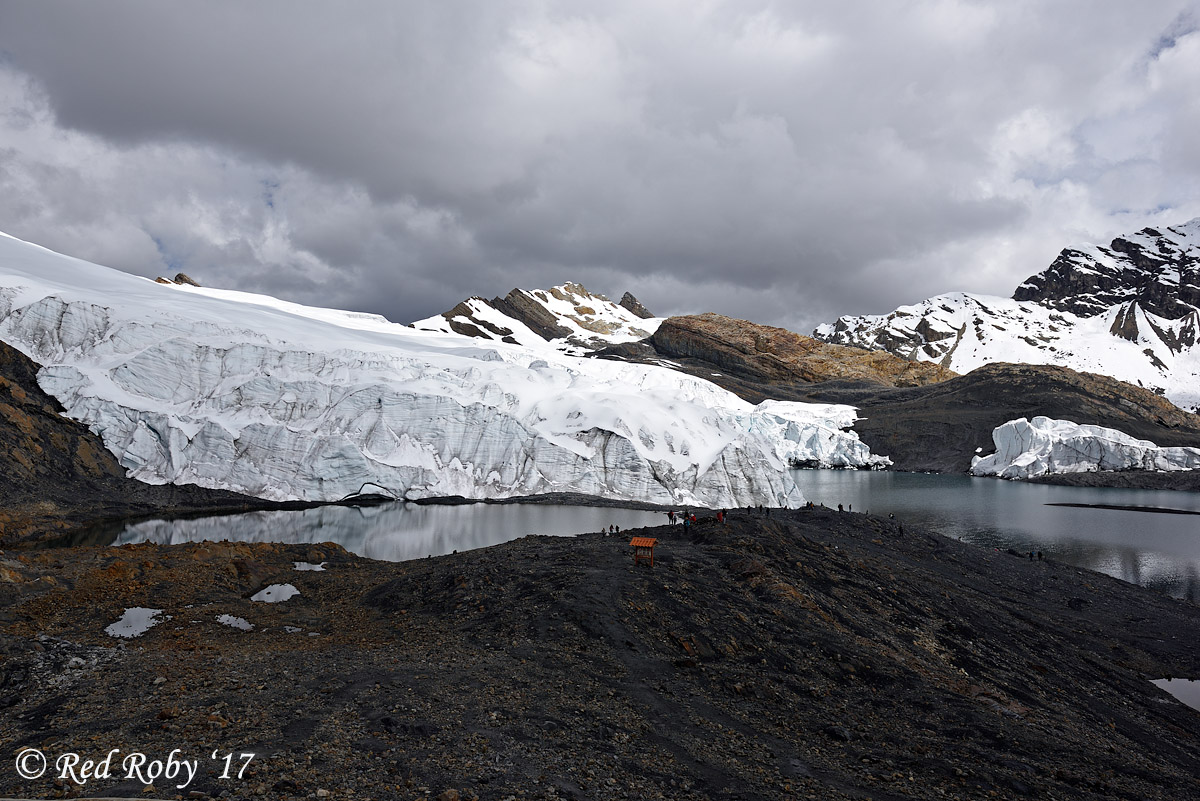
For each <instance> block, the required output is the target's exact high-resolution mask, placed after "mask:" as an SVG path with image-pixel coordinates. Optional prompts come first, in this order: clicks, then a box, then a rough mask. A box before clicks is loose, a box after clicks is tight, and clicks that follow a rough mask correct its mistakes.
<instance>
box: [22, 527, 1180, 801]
mask: <svg viewBox="0 0 1200 801" xmlns="http://www.w3.org/2000/svg"><path fill="white" fill-rule="evenodd" d="M629 533H630V532H627V535H628V534H629ZM636 533H638V534H642V535H646V536H654V537H657V538H658V540H659V544H658V547H657V552H656V564H655V566H654V567H649V566H647V565H645V564H642V565H638V566H635V565H634V564H633V560H632V553H631V549H630V548H629V545H628V539H627V537H620V538H618V537H604V536H601V535H596V534H589V535H583V536H580V537H578V538H574V539H564V538H557V537H527V538H524V539H521V540H516V541H514V542H510V543H507V544H504V545H499V546H496V547H492V548H487V549H482V550H478V551H471V552H466V553H460V554H454V555H451V556H446V557H442V558H437V559H427V560H418V561H414V562H407V563H384V562H374V561H371V560H367V559H362V558H359V557H355V556H352V555H349V554H347V553H346V552H344V551H342V550H341V549H340V548H338V547H337V546H334V545H317V546H284V545H272V544H245V543H217V544H214V543H200V544H189V545H178V546H156V545H135V546H123V547H121V548H106V547H75V548H65V549H56V550H41V551H22V552H16V551H11V550H10V551H9V552H8V553H6V554H4V555H3V556H0V656H2V657H3V663H2V667H0V677H2V679H0V710H2V712H0V743H2V744H3V748H4V752H5V753H6V754H7V755H8V756H7V763H6V764H4V765H0V795H14V796H23V797H30V798H50V797H69V796H83V795H87V796H136V797H141V798H206V797H230V798H259V797H267V798H326V797H328V798H379V799H392V798H397V799H408V798H429V799H440V800H441V801H453V799H459V801H462V800H463V799H534V798H540V799H558V798H577V799H592V798H595V799H643V798H663V799H774V798H778V799H790V798H817V799H880V800H881V801H882V800H885V799H901V798H904V799H940V798H951V799H952V798H1039V799H1106V798H1112V799H1141V798H1150V799H1172V800H1173V801H1175V800H1178V799H1188V798H1200V790H1198V789H1197V788H1198V787H1200V757H1198V756H1197V754H1200V712H1197V711H1195V710H1192V709H1190V708H1188V707H1185V706H1183V705H1181V704H1179V703H1178V702H1176V701H1175V700H1174V699H1172V698H1171V697H1170V696H1168V695H1167V694H1165V693H1163V692H1162V691H1160V690H1158V689H1157V688H1156V687H1154V686H1153V685H1152V684H1151V683H1150V682H1149V681H1148V680H1147V679H1149V678H1156V677H1161V676H1167V675H1170V676H1175V677H1185V676H1186V677H1196V676H1200V652H1198V649H1197V648H1196V636H1197V633H1198V632H1200V608H1198V607H1197V606H1195V605H1193V604H1189V603H1186V602H1181V601H1176V600H1173V599H1170V598H1167V597H1165V596H1161V595H1158V594H1156V593H1153V592H1151V591H1148V590H1144V589H1141V588H1138V587H1135V586H1133V585H1129V584H1125V583H1123V582H1120V581H1117V580H1115V579H1111V578H1108V577H1106V576H1103V575H1100V574H1096V573H1091V572H1087V571H1081V570H1078V569H1076V568H1073V567H1070V566H1067V565H1063V564H1058V563H1055V562H1050V561H1045V562H1042V561H1036V560H1035V561H1030V560H1028V559H1027V558H1024V557H1021V556H1019V555H1016V554H1011V553H1004V552H999V551H992V550H984V549H980V548H976V547H973V546H969V545H965V544H962V543H958V542H955V541H952V540H948V539H944V538H942V537H940V536H937V535H934V534H930V533H927V532H924V531H920V530H917V529H914V528H911V527H907V526H904V527H902V526H901V525H900V524H899V522H898V521H894V520H886V519H881V518H877V517H874V518H873V517H868V516H864V515H859V514H849V513H846V514H842V513H837V512H832V511H828V510H824V509H814V510H800V511H793V512H779V511H775V512H774V513H773V514H771V515H765V514H759V513H755V512H749V511H735V512H734V513H733V514H731V515H730V517H729V522H728V523H727V524H726V525H720V524H717V523H716V521H715V520H708V519H706V520H702V521H701V522H700V524H699V525H697V526H694V527H693V529H692V530H691V531H690V532H687V533H685V532H684V531H683V529H682V527H671V528H668V527H661V528H652V529H645V530H642V531H639V532H636ZM295 562H308V563H313V564H320V563H324V567H325V569H324V570H322V571H315V570H303V571H301V570H296V569H295V567H294V563H295ZM271 584H292V585H294V586H295V587H296V588H297V589H298V590H299V594H298V595H297V596H295V597H292V598H290V599H288V600H286V601H282V602H279V603H270V604H269V603H263V602H259V601H254V600H252V596H253V595H254V594H255V593H257V592H259V591H260V590H262V589H263V588H264V587H266V586H268V585H271ZM133 607H149V608H153V609H161V610H163V611H162V613H161V614H160V616H159V618H160V622H159V623H158V624H157V625H155V626H154V627H152V628H150V629H149V630H148V631H147V632H146V633H144V634H142V635H141V636H139V637H136V638H132V639H127V640H126V639H117V638H114V637H112V636H110V635H108V634H106V633H105V628H106V627H107V626H109V625H110V624H112V623H114V622H115V621H117V620H118V619H119V618H121V617H122V615H123V613H124V611H125V610H126V609H128V608H133ZM225 616H228V617H225ZM219 618H220V619H224V620H226V621H227V622H233V623H236V624H237V625H238V626H242V627H240V628H238V627H234V626H232V625H226V624H224V623H221V622H219ZM237 619H240V620H241V621H244V622H245V623H246V624H249V625H250V626H252V628H250V629H248V630H247V629H246V628H245V627H244V626H243V625H242V623H241V622H239V621H238V620H237ZM28 747H32V748H37V749H40V750H41V751H42V752H43V753H44V754H45V755H46V756H47V758H48V759H49V762H50V769H49V770H48V771H47V773H46V774H45V775H43V776H41V777H40V778H37V779H32V780H30V779H24V778H22V777H21V776H20V775H19V774H18V773H17V770H16V767H17V765H16V759H17V755H18V753H19V752H20V751H21V749H23V748H28ZM114 748H115V749H120V751H119V752H117V753H116V754H115V756H114V757H113V759H112V762H111V771H110V778H108V779H97V778H92V779H89V780H88V781H87V782H86V783H84V782H82V781H81V780H80V779H82V777H81V776H78V775H77V776H76V777H74V778H75V780H72V777H70V776H68V777H67V778H66V779H63V778H61V777H59V776H58V775H56V768H55V762H56V761H57V760H58V759H59V758H61V757H62V756H63V755H68V754H78V755H79V757H80V759H81V760H83V759H93V760H101V759H103V758H104V757H105V756H106V754H108V753H110V751H111V749H114ZM174 749H178V751H177V752H175V758H176V759H177V760H189V761H192V760H194V761H195V763H196V766H197V767H196V770H197V773H196V775H195V776H194V777H191V780H190V782H187V783H186V786H183V787H178V786H177V785H179V784H183V783H184V780H185V779H187V778H188V776H187V775H186V772H185V771H186V769H184V770H181V772H180V773H179V774H178V775H177V776H176V777H175V779H173V780H170V781H168V780H165V779H164V778H163V777H161V776H159V777H157V778H154V779H153V780H152V781H149V782H147V781H143V779H149V778H150V777H149V775H148V774H146V773H145V769H144V770H143V775H142V776H141V777H139V776H137V775H134V776H132V777H131V778H126V771H125V770H124V769H123V766H122V764H121V761H122V760H124V759H126V758H127V757H129V755H131V754H134V753H135V752H136V753H141V754H144V755H146V757H147V763H146V766H147V767H150V766H152V765H153V762H154V760H167V759H168V755H170V754H171V753H172V751H173V750H174ZM214 753H215V754H216V758H214V757H213V754H214ZM243 753H245V754H253V755H254V756H253V757H252V758H250V760H249V765H248V766H247V767H246V768H245V770H244V771H242V772H241V775H240V777H239V775H238V771H239V769H240V768H241V767H242V757H241V756H240V755H241V754H243ZM227 754H231V755H232V756H231V757H230V758H229V765H230V768H229V770H228V775H227V776H226V777H223V776H222V772H223V771H224V770H225V765H226V761H225V760H226V755H227ZM82 764H83V763H82V762H80V765H82ZM76 767H77V773H78V767H79V766H76ZM176 767H178V766H176ZM93 771H95V768H93ZM148 784H149V786H148Z"/></svg>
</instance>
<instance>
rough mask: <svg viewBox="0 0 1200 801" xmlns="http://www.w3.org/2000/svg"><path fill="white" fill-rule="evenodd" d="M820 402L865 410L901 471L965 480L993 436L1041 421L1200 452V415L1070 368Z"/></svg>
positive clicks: (1023, 370) (863, 423) (862, 423)
mask: <svg viewBox="0 0 1200 801" xmlns="http://www.w3.org/2000/svg"><path fill="white" fill-rule="evenodd" d="M808 396H809V397H810V398H811V399H813V400H824V401H827V402H834V401H838V402H843V403H852V404H854V405H855V406H858V407H859V415H860V416H861V417H862V418H863V419H861V420H859V421H858V422H857V423H856V424H855V426H854V430H855V431H857V432H858V435H859V437H861V438H862V440H863V442H865V443H866V444H867V445H868V446H870V448H871V450H872V451H873V452H875V453H880V454H884V455H887V456H890V457H891V459H892V461H893V462H894V463H895V469H897V470H916V471H933V472H939V473H965V472H966V471H967V470H969V469H970V467H971V457H972V456H974V455H975V454H976V449H978V450H979V452H980V453H982V454H987V453H992V452H993V451H994V450H995V445H994V444H993V442H992V431H993V430H994V429H995V428H996V426H999V425H1001V424H1003V423H1005V422H1007V421H1009V420H1014V419H1016V418H1018V417H1026V418H1031V417H1035V416H1037V415H1044V416H1046V417H1053V418H1059V419H1063V420H1071V421H1073V422H1076V423H1080V424H1090V425H1099V426H1104V427H1106V428H1115V429H1117V430H1119V431H1123V432H1125V433H1126V434H1129V435H1131V436H1134V437H1138V438H1140V439H1148V440H1150V441H1152V442H1154V443H1155V444H1158V445H1162V446H1192V447H1195V446H1197V445H1200V416H1197V415H1195V414H1191V413H1190V412H1185V411H1183V410H1182V409H1179V408H1178V407H1176V406H1175V405H1174V404H1172V403H1171V402H1170V401H1168V400H1166V399H1164V398H1162V397H1161V396H1159V395H1156V394H1155V393H1153V392H1150V391H1149V390H1145V389H1142V388H1140V387H1135V386H1133V385H1131V384H1126V383H1125V382H1123V381H1118V380H1116V379H1115V378H1109V377H1108V376H1102V375H1096V374H1094V373H1081V372H1077V371H1075V370H1071V369H1068V368H1066V367H1052V366H1049V365H1029V364H989V365H985V366H983V367H980V368H979V369H978V370H974V371H972V372H970V373H968V374H966V375H964V376H959V377H958V378H954V379H951V380H949V381H945V382H942V383H940V384H936V385H932V386H926V387H915V388H910V389H894V390H884V391H853V390H847V389H845V388H839V387H834V386H826V387H820V386H817V387H813V388H812V390H811V391H810V392H809V393H808Z"/></svg>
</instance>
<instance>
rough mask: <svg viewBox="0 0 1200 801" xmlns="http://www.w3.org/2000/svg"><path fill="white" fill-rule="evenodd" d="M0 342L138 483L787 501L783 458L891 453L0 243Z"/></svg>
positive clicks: (629, 372) (500, 348)
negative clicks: (35, 365) (24, 360)
mask: <svg viewBox="0 0 1200 801" xmlns="http://www.w3.org/2000/svg"><path fill="white" fill-rule="evenodd" d="M0 338H2V339H3V340H4V341H6V342H8V343H10V344H12V345H13V346H14V347H17V348H18V349H20V350H21V351H22V352H24V353H26V354H27V355H29V356H30V357H32V358H33V359H34V360H36V361H38V362H39V363H41V364H43V365H44V367H43V369H42V370H41V372H40V373H39V383H40V385H41V386H42V387H43V389H45V391H46V392H47V393H49V394H50V395H52V396H54V397H55V398H57V399H58V400H59V401H60V402H61V403H62V404H63V406H64V407H65V409H66V411H67V414H68V415H69V416H71V417H72V418H74V419H77V420H81V421H83V422H84V423H86V424H87V425H89V426H90V427H91V428H92V429H93V430H94V431H95V432H96V433H98V434H99V435H100V436H101V437H102V439H103V441H104V443H105V445H106V447H108V448H109V449H110V450H111V451H112V452H113V453H114V454H115V455H116V456H117V458H118V460H119V461H120V462H121V464H122V465H123V466H124V467H125V468H126V469H127V470H128V472H129V474H130V475H131V476H132V477H134V478H137V479H140V480H142V481H146V482H149V483H193V484H198V485H200V486H205V487H213V488H221V489H230V490H236V491H239V492H244V493H247V494H251V495H256V496H259V497H263V498H271V499H279V500H283V499H303V500H336V499H339V498H342V497H344V496H346V495H349V494H351V493H353V492H355V491H357V490H358V489H359V488H360V487H361V486H362V485H363V484H364V483H368V482H370V483H374V484H378V485H380V486H382V487H385V488H387V489H389V490H391V491H392V492H393V493H395V494H396V495H397V496H400V497H407V498H422V497H431V496H446V495H461V496H465V497H470V498H498V497H511V496H515V495H531V494H539V493H546V492H579V493H585V494H589V495H600V496H609V497H616V498H622V499H630V500H643V501H650V502H660V503H672V504H673V503H689V504H708V505H739V506H740V505H748V504H758V503H763V504H770V505H783V504H791V505H794V504H797V503H800V502H801V500H802V498H801V496H800V493H799V490H798V489H797V488H796V486H795V484H794V482H793V481H792V480H791V478H790V476H789V475H788V473H787V470H786V467H787V460H788V459H789V458H801V459H811V460H814V461H819V462H821V463H825V464H831V465H846V466H868V465H872V464H878V463H880V462H881V461H882V462H885V461H886V460H885V459H882V457H879V456H874V455H872V454H870V452H869V450H868V449H867V448H866V447H865V446H864V445H863V444H862V443H861V442H860V441H859V440H858V438H857V436H856V435H855V434H854V433H853V432H847V431H842V430H841V428H844V427H846V426H848V425H849V424H850V423H851V422H853V419H854V410H853V408H851V407H847V406H823V405H821V406H814V405H809V404H801V403H768V404H765V405H762V406H760V407H755V406H753V405H751V404H749V403H747V402H745V401H742V400H741V399H739V398H737V397H736V396H734V395H732V394H730V393H728V392H725V391H724V390H722V389H720V388H718V387H716V386H715V385H713V384H711V383H708V382H706V381H702V380H699V379H696V378H692V377H690V376H686V375H683V374H681V373H677V372H674V371H671V370H668V369H664V368H660V367H653V366H645V365H634V364H624V363H620V362H612V361H602V360H595V359H580V358H576V357H572V356H568V355H564V354H561V353H558V352H555V351H554V350H553V349H552V348H545V349H540V350H539V349H536V348H530V347H525V346H520V345H510V344H505V343H499V342H481V341H480V340H473V339H469V338H467V337H463V336H460V335H457V334H445V333H436V332H424V331H416V330H414V329H412V328H409V327H406V326H401V325H397V324H394V323H391V322H389V321H387V320H385V319H384V318H381V317H377V316H373V315H365V314H357V313H351V312H339V311H334V310H327V309H315V308H310V307H304V306H299V305H297V304H293V303H288V302H284V301H280V300H277V299H275V298H270V297H267V296H262V295H250V294H246V293H241V292H231V291H224V290H212V289H202V288H198V287H190V286H166V285H162V284H156V283H154V282H152V281H149V280H146V279H142V278H138V277H135V276H130V275H127V274H124V273H120V272H117V271H114V270H110V269H107V268H103V267H99V266H97V265H93V264H89V263H87V262H83V261H80V260H78V259H72V258H70V257H66V256H62V255H60V254H56V253H53V252H51V251H48V250H45V249H43V248H39V247H37V246H34V245H30V244H28V243H24V242H21V241H20V240H16V239H13V238H12V237H7V236H0Z"/></svg>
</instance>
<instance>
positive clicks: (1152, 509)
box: [1042, 503, 1200, 515]
mask: <svg viewBox="0 0 1200 801" xmlns="http://www.w3.org/2000/svg"><path fill="white" fill-rule="evenodd" d="M1042 505H1043V506H1070V507H1074V508H1077V509H1108V510H1112V511H1118V512H1145V513H1148V514H1161V515H1200V512H1198V511H1196V510H1195V509H1170V508H1167V507H1165V506H1130V505H1127V504H1113V503H1046V504H1042Z"/></svg>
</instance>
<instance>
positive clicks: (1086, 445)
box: [971, 417, 1200, 478]
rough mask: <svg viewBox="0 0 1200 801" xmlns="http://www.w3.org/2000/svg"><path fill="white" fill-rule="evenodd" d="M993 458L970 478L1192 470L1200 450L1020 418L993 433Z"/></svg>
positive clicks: (1198, 464) (979, 461)
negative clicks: (1160, 444) (1165, 445)
mask: <svg viewBox="0 0 1200 801" xmlns="http://www.w3.org/2000/svg"><path fill="white" fill-rule="evenodd" d="M992 441H993V442H995V443H996V452H995V453H993V454H991V455H989V456H984V457H976V458H975V459H974V461H973V462H972V465H971V473H972V474H974V475H977V476H999V477H1000V478H1030V477H1032V476H1040V475H1045V474H1047V473H1086V472H1095V471H1097V470H1163V471H1174V470H1196V469H1198V468H1200V448H1160V447H1159V446H1157V445H1155V444H1154V443H1153V442H1150V441H1149V440H1144V439H1135V438H1134V437H1131V436H1129V435H1128V434H1125V433H1122V432H1120V431H1117V430H1116V429H1112V428H1103V427H1101V426H1091V425H1078V424H1076V423H1072V422H1070V421H1069V420H1052V419H1050V418H1049V417H1035V418H1033V419H1032V420H1027V419H1025V418H1024V417H1022V418H1019V419H1017V420H1010V421H1008V422H1007V423H1005V424H1004V425H1001V426H997V427H996V429H995V430H994V431H993V432H992Z"/></svg>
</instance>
